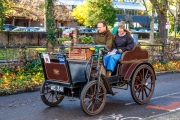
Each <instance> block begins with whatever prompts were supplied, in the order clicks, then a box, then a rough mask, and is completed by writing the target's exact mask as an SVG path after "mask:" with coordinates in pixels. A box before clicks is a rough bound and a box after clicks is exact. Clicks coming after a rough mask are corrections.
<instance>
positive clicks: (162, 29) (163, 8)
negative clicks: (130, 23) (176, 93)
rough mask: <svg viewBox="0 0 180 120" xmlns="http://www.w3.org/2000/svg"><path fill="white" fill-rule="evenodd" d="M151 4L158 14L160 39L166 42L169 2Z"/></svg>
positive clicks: (160, 1)
mask: <svg viewBox="0 0 180 120" xmlns="http://www.w3.org/2000/svg"><path fill="white" fill-rule="evenodd" d="M150 2H151V3H152V5H153V7H154V8H155V10H156V13H157V14H158V28H159V38H162V39H163V40H166V39H167V36H168V34H167V29H166V22H167V11H168V8H169V5H168V0H150Z"/></svg>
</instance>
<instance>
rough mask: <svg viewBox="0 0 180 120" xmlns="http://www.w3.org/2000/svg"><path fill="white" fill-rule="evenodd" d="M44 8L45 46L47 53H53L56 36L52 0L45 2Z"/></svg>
mask: <svg viewBox="0 0 180 120" xmlns="http://www.w3.org/2000/svg"><path fill="white" fill-rule="evenodd" d="M45 6H46V27H47V30H46V31H47V37H46V42H47V43H46V44H47V47H48V51H51V52H52V51H54V46H55V44H56V41H57V39H56V35H55V28H54V26H55V24H54V23H55V19H54V11H53V8H54V5H53V1H52V0H46V1H45Z"/></svg>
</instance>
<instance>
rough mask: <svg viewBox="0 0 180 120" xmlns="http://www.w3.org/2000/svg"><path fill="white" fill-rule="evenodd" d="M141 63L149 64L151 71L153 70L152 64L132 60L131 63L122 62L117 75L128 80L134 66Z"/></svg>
mask: <svg viewBox="0 0 180 120" xmlns="http://www.w3.org/2000/svg"><path fill="white" fill-rule="evenodd" d="M142 64H147V65H149V66H150V67H151V68H152V69H153V71H154V68H153V66H152V65H151V64H150V63H148V62H133V63H124V64H122V65H121V66H120V70H119V75H120V76H121V77H123V78H124V80H128V81H129V80H130V79H131V76H132V75H133V73H134V71H135V70H136V68H137V67H138V66H139V65H142ZM154 74H155V71H154ZM155 79H156V77H155Z"/></svg>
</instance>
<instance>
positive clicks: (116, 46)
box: [103, 21, 135, 76]
mask: <svg viewBox="0 0 180 120" xmlns="http://www.w3.org/2000/svg"><path fill="white" fill-rule="evenodd" d="M134 46H135V43H134V39H133V38H132V36H131V35H130V32H129V31H128V30H126V29H125V22H124V21H121V22H120V23H119V24H118V31H117V33H116V36H115V38H114V41H113V46H112V50H115V51H116V54H113V55H111V54H110V52H109V53H108V54H107V55H106V56H104V57H103V60H104V66H105V68H106V71H107V72H106V76H111V74H112V72H113V71H114V68H115V66H116V64H117V61H118V60H119V59H121V57H122V54H123V52H125V51H131V50H132V49H133V48H134Z"/></svg>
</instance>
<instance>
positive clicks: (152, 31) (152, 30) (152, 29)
mask: <svg viewBox="0 0 180 120" xmlns="http://www.w3.org/2000/svg"><path fill="white" fill-rule="evenodd" d="M154 14H155V9H154V7H152V16H151V19H150V20H151V23H150V29H151V32H150V40H149V41H150V44H151V45H152V44H153V43H154Z"/></svg>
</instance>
